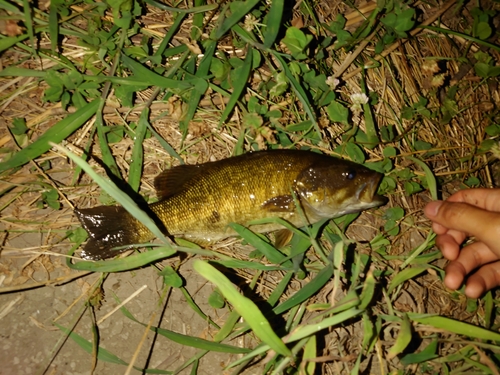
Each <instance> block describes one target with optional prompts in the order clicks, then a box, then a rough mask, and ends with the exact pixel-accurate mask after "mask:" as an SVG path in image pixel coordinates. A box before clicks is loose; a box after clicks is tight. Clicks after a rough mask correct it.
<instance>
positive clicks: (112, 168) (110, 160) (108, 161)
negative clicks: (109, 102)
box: [95, 102, 122, 180]
mask: <svg viewBox="0 0 500 375" xmlns="http://www.w3.org/2000/svg"><path fill="white" fill-rule="evenodd" d="M102 103H104V102H102ZM103 109H104V105H101V106H99V109H98V110H97V114H96V120H95V127H96V129H97V138H98V141H99V147H100V148H101V154H102V161H103V163H104V164H105V165H106V167H107V168H108V171H109V172H110V173H111V174H113V175H114V176H115V177H117V178H119V179H120V180H121V179H122V176H121V173H120V169H119V168H118V164H116V160H115V157H114V156H113V153H112V152H111V147H110V146H109V142H108V138H107V136H106V131H105V129H106V128H108V127H107V126H106V125H105V124H104V114H103Z"/></svg>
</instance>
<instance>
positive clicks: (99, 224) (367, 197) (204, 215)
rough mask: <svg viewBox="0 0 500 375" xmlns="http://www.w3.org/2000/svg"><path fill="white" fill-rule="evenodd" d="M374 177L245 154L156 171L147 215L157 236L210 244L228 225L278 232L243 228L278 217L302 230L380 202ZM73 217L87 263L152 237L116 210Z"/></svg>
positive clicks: (332, 163) (285, 156)
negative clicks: (84, 237) (83, 238)
mask: <svg viewBox="0 0 500 375" xmlns="http://www.w3.org/2000/svg"><path fill="white" fill-rule="evenodd" d="M381 177H382V175H381V174H380V173H378V172H375V171H372V170H370V169H368V168H366V167H364V166H362V165H359V164H356V163H353V162H350V161H346V160H341V159H337V158H333V157H330V156H325V155H321V154H317V153H314V152H310V151H298V150H273V151H259V152H252V153H247V154H244V155H240V156H236V157H232V158H228V159H223V160H220V161H216V162H209V163H204V164H199V165H181V166H178V167H174V168H171V169H169V170H166V171H164V172H162V173H161V174H160V175H159V176H157V177H156V179H155V188H156V190H157V194H158V198H159V201H158V202H156V203H152V204H150V205H149V206H148V211H149V213H150V215H151V216H152V218H153V219H155V220H156V221H157V223H159V224H160V228H161V229H163V230H164V232H165V234H168V235H171V236H174V237H175V236H178V237H182V238H186V239H189V240H191V241H193V242H197V243H201V244H210V243H212V242H215V241H218V240H221V239H223V238H226V237H230V236H232V235H235V234H236V233H235V232H234V231H233V230H232V229H231V228H230V227H229V226H228V224H230V223H238V224H242V225H244V226H249V225H250V229H252V230H253V231H256V232H259V233H265V232H270V231H273V230H277V229H282V228H283V227H282V226H280V225H279V224H275V223H271V224H259V225H251V223H252V222H253V221H255V220H258V219H264V218H282V219H285V220H287V221H288V222H290V223H292V224H293V225H295V226H297V227H302V226H304V225H307V224H312V223H314V222H317V221H319V220H322V219H325V218H334V217H339V216H342V215H345V214H347V213H352V212H359V211H362V210H365V209H368V208H371V207H375V206H379V205H382V204H385V202H386V198H385V197H382V196H379V195H377V194H376V191H377V187H378V184H379V182H380V179H381ZM297 202H298V203H300V205H301V209H302V210H301V211H302V212H303V214H301V213H300V212H299V210H297V207H296V203H297ZM75 213H76V215H77V217H78V218H79V220H80V222H81V223H82V225H83V227H84V228H85V229H86V230H87V232H88V233H89V236H90V238H89V240H88V241H87V244H86V246H85V248H84V250H83V252H82V257H84V258H87V259H105V258H109V257H111V256H114V255H117V254H119V253H120V252H123V251H125V250H126V249H121V250H112V248H113V247H116V246H125V245H130V244H135V243H143V242H147V241H150V240H151V239H153V238H154V236H153V234H152V233H151V232H150V231H149V230H148V229H147V228H146V227H145V226H144V225H143V224H142V223H140V222H139V221H137V220H136V219H135V218H134V217H132V215H130V214H129V213H128V212H127V211H126V210H125V209H123V208H122V207H116V206H100V207H94V208H90V209H81V210H76V211H75ZM304 216H305V217H304Z"/></svg>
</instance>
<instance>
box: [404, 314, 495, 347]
mask: <svg viewBox="0 0 500 375" xmlns="http://www.w3.org/2000/svg"><path fill="white" fill-rule="evenodd" d="M408 316H409V318H410V319H411V320H413V321H415V322H417V323H420V324H427V325H430V326H433V327H435V328H439V329H444V330H446V331H448V332H453V333H456V334H458V335H464V336H468V337H470V338H473V339H477V340H487V341H497V342H500V333H498V332H493V331H490V330H488V329H486V328H482V327H478V326H475V325H473V324H469V323H465V322H461V321H459V320H454V319H450V318H445V317H443V316H432V315H422V314H416V313H408Z"/></svg>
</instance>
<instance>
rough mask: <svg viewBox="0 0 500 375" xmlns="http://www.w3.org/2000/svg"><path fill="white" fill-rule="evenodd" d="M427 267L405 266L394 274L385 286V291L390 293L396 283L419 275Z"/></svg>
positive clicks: (398, 283)
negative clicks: (386, 286)
mask: <svg viewBox="0 0 500 375" xmlns="http://www.w3.org/2000/svg"><path fill="white" fill-rule="evenodd" d="M428 267H429V266H427V267H425V266H420V267H411V268H405V269H404V270H402V271H400V272H398V273H397V274H396V276H394V277H393V279H392V280H391V282H390V283H389V286H388V288H387V293H388V294H389V295H390V294H391V293H392V291H393V290H394V288H396V287H397V286H398V285H400V284H402V283H404V282H405V281H407V280H410V279H413V278H414V277H416V276H418V275H420V274H421V273H423V272H425V271H426V270H427V268H428Z"/></svg>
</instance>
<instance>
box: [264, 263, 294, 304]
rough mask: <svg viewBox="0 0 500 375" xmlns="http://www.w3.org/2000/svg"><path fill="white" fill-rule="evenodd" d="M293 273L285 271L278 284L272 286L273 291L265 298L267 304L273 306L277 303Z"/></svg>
mask: <svg viewBox="0 0 500 375" xmlns="http://www.w3.org/2000/svg"><path fill="white" fill-rule="evenodd" d="M293 275H294V272H293V271H289V272H287V273H286V275H285V276H283V278H282V279H281V280H280V282H279V284H278V286H277V287H276V288H274V290H273V292H272V293H271V295H270V296H269V297H268V298H267V303H268V304H269V306H274V305H275V304H276V303H278V301H279V299H280V297H281V296H282V295H283V294H284V293H285V290H286V288H287V286H288V284H289V283H290V280H291V279H292V277H293Z"/></svg>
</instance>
